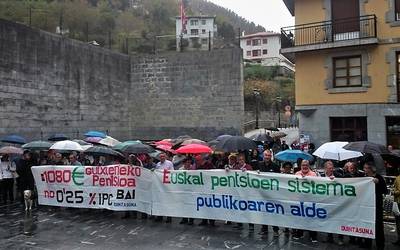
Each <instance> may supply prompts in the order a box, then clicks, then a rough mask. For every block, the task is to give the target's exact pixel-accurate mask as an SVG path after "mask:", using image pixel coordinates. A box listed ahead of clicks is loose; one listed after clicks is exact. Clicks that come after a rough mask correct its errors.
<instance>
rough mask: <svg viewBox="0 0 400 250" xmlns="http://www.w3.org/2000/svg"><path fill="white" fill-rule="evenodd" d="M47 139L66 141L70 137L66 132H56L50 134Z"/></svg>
mask: <svg viewBox="0 0 400 250" xmlns="http://www.w3.org/2000/svg"><path fill="white" fill-rule="evenodd" d="M47 140H49V141H65V140H69V137H68V136H66V135H64V134H54V135H52V136H50V137H49V138H48V139H47Z"/></svg>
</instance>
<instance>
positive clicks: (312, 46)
mask: <svg viewBox="0 0 400 250" xmlns="http://www.w3.org/2000/svg"><path fill="white" fill-rule="evenodd" d="M377 43H378V38H377V28H376V16H375V15H367V16H359V17H354V18H346V19H338V20H330V21H324V22H317V23H308V24H301V25H296V26H292V27H285V28H282V29H281V48H282V49H281V53H282V54H290V53H296V52H303V51H314V50H321V49H331V48H340V47H349V46H361V45H370V44H377Z"/></svg>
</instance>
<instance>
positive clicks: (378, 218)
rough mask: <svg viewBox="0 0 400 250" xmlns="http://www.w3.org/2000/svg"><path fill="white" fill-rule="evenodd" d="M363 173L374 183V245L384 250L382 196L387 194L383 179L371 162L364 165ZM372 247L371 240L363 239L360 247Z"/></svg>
mask: <svg viewBox="0 0 400 250" xmlns="http://www.w3.org/2000/svg"><path fill="white" fill-rule="evenodd" d="M364 172H365V175H366V176H367V177H372V178H374V179H373V182H374V183H375V203H376V210H375V211H376V212H375V232H376V237H375V243H376V248H377V249H378V250H380V249H384V248H385V234H384V227H383V195H385V194H387V193H388V189H387V187H386V182H385V179H384V178H383V177H382V176H381V175H380V174H378V173H377V172H376V166H375V165H374V163H373V162H367V163H365V164H364ZM371 245H372V240H371V239H365V241H364V244H363V245H362V247H367V248H370V247H371Z"/></svg>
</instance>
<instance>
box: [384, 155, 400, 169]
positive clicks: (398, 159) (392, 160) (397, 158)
mask: <svg viewBox="0 0 400 250" xmlns="http://www.w3.org/2000/svg"><path fill="white" fill-rule="evenodd" d="M381 156H382V159H383V160H385V161H387V162H388V163H389V164H390V165H394V166H398V165H399V163H400V155H399V154H396V153H394V152H392V153H390V154H382V155H381Z"/></svg>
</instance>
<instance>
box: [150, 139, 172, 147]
mask: <svg viewBox="0 0 400 250" xmlns="http://www.w3.org/2000/svg"><path fill="white" fill-rule="evenodd" d="M154 144H155V145H157V146H159V145H166V146H172V142H171V141H169V140H168V139H164V140H161V141H156V142H154Z"/></svg>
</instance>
